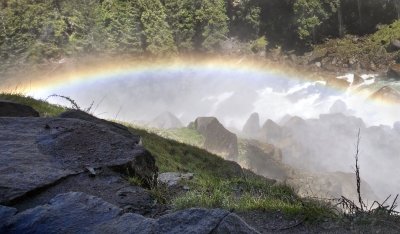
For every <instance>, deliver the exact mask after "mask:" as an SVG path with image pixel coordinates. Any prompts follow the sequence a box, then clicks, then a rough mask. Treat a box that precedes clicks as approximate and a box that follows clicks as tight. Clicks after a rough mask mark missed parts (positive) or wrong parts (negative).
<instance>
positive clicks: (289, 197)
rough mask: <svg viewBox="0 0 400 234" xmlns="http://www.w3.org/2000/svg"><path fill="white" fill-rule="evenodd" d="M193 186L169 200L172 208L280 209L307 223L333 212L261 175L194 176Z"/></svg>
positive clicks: (330, 214)
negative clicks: (179, 195) (236, 176)
mask: <svg viewBox="0 0 400 234" xmlns="http://www.w3.org/2000/svg"><path fill="white" fill-rule="evenodd" d="M191 186H192V187H193V189H192V190H191V191H190V192H188V193H186V194H185V195H183V196H181V197H177V198H175V199H174V200H173V202H172V204H173V206H174V207H175V208H176V209H185V208H190V207H203V208H222V209H227V210H234V211H240V212H245V211H255V210H258V211H268V212H275V211H280V212H282V213H283V214H286V215H290V216H292V215H294V216H302V217H303V218H304V219H305V220H307V221H309V222H315V221H320V220H323V219H326V218H334V217H336V214H335V212H334V210H333V209H331V207H329V206H328V205H327V204H326V203H323V202H317V201H306V200H304V199H301V198H299V197H298V196H297V195H296V194H295V192H294V191H293V189H291V188H290V187H288V186H286V185H280V184H272V183H271V182H268V181H267V180H263V179H261V178H245V177H242V178H233V179H225V180H221V179H220V178H198V179H196V180H195V181H193V182H191Z"/></svg>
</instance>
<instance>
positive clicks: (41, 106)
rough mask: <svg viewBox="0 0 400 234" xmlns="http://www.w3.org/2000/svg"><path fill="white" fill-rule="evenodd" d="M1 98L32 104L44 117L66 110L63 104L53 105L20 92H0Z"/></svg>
mask: <svg viewBox="0 0 400 234" xmlns="http://www.w3.org/2000/svg"><path fill="white" fill-rule="evenodd" d="M0 100H7V101H13V102H17V103H20V104H24V105H27V106H31V107H32V108H33V109H35V110H36V111H38V112H39V113H40V116H42V117H53V116H57V115H59V114H61V113H62V112H64V111H65V110H66V108H65V107H63V106H59V105H53V104H50V103H48V102H46V101H44V100H37V99H34V98H32V97H28V96H25V95H23V94H18V93H15V94H14V93H11V94H10V93H0Z"/></svg>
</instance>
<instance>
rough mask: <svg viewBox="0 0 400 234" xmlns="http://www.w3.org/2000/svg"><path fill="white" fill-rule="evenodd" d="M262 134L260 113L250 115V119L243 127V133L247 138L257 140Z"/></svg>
mask: <svg viewBox="0 0 400 234" xmlns="http://www.w3.org/2000/svg"><path fill="white" fill-rule="evenodd" d="M259 132H260V116H259V114H258V113H253V114H251V115H250V117H249V119H248V120H247V121H246V123H245V125H244V126H243V130H242V133H243V135H244V136H245V137H247V138H253V139H255V138H257V137H258V134H259Z"/></svg>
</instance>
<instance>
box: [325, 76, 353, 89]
mask: <svg viewBox="0 0 400 234" xmlns="http://www.w3.org/2000/svg"><path fill="white" fill-rule="evenodd" d="M326 85H327V86H330V87H335V88H342V89H347V88H348V87H349V86H350V82H348V81H347V80H345V79H338V78H336V77H332V78H330V79H327V83H326Z"/></svg>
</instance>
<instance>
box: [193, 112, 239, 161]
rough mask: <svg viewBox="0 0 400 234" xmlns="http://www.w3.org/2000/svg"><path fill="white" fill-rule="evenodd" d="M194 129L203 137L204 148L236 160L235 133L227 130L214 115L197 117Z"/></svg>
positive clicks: (236, 145) (236, 144)
mask: <svg viewBox="0 0 400 234" xmlns="http://www.w3.org/2000/svg"><path fill="white" fill-rule="evenodd" d="M194 129H195V130H197V131H198V132H199V133H200V134H201V135H202V136H203V137H204V139H205V142H204V148H205V149H206V150H208V151H210V152H213V153H215V154H220V155H222V156H223V157H224V158H225V159H228V160H236V159H237V157H238V155H239V153H238V143H237V137H236V135H235V134H233V133H231V132H230V131H228V130H227V129H226V128H225V127H224V126H223V125H222V124H221V123H220V122H219V121H218V120H217V118H215V117H199V118H197V119H196V120H195V122H194Z"/></svg>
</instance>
